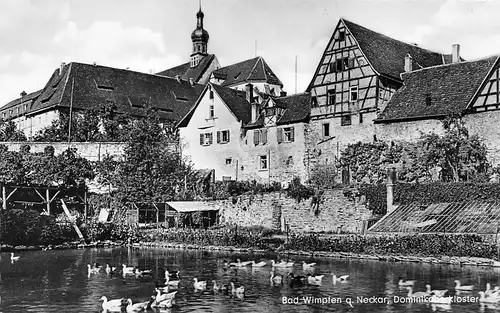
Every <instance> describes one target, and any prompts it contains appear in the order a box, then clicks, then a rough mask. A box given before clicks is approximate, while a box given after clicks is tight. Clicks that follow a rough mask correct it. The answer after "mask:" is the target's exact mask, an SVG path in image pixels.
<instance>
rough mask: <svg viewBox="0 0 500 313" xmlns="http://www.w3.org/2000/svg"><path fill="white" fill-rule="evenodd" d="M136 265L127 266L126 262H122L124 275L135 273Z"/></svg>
mask: <svg viewBox="0 0 500 313" xmlns="http://www.w3.org/2000/svg"><path fill="white" fill-rule="evenodd" d="M134 269H135V268H134V267H133V266H127V265H125V264H122V272H123V275H126V274H134Z"/></svg>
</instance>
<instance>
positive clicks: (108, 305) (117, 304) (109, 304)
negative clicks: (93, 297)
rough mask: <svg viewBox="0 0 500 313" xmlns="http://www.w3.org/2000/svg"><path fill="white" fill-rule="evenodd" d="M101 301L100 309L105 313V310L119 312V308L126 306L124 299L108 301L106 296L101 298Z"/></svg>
mask: <svg viewBox="0 0 500 313" xmlns="http://www.w3.org/2000/svg"><path fill="white" fill-rule="evenodd" d="M101 301H102V309H103V310H105V311H106V310H107V311H111V310H113V309H118V310H121V308H123V307H125V306H126V305H127V300H126V299H124V298H121V299H113V300H109V301H108V298H107V297H106V296H102V297H101Z"/></svg>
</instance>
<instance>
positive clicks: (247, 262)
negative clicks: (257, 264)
mask: <svg viewBox="0 0 500 313" xmlns="http://www.w3.org/2000/svg"><path fill="white" fill-rule="evenodd" d="M252 262H253V261H246V262H241V260H240V259H237V260H236V262H232V263H229V266H234V267H245V266H250V265H252Z"/></svg>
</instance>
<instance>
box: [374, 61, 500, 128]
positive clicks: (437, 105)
mask: <svg viewBox="0 0 500 313" xmlns="http://www.w3.org/2000/svg"><path fill="white" fill-rule="evenodd" d="M497 60H498V56H494V57H489V58H485V59H481V60H475V61H467V62H459V63H453V64H447V65H441V66H435V67H430V68H425V69H421V70H417V71H414V72H410V73H405V74H403V75H402V78H403V81H404V84H403V87H401V88H400V89H399V90H398V91H396V93H395V94H394V95H393V96H392V98H391V100H390V101H389V103H388V104H387V106H386V108H385V110H384V111H383V112H382V114H381V115H380V117H379V118H378V119H377V120H376V122H382V123H383V122H390V121H398V120H406V119H423V118H430V117H440V116H446V115H449V114H453V113H460V112H463V111H464V110H465V109H466V108H467V106H468V104H469V103H470V102H471V101H472V100H473V99H472V98H473V97H474V95H475V94H476V92H477V90H478V89H479V88H480V87H481V85H482V83H483V81H484V80H485V79H486V77H487V75H488V73H489V72H490V71H491V69H492V68H493V66H494V65H495V63H496V62H497Z"/></svg>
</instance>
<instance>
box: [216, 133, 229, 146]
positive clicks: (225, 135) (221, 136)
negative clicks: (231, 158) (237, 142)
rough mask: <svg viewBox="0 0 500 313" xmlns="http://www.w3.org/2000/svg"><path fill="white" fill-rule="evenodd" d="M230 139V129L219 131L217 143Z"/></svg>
mask: <svg viewBox="0 0 500 313" xmlns="http://www.w3.org/2000/svg"><path fill="white" fill-rule="evenodd" d="M229 140H230V136H229V130H221V131H217V143H228V142H229Z"/></svg>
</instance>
